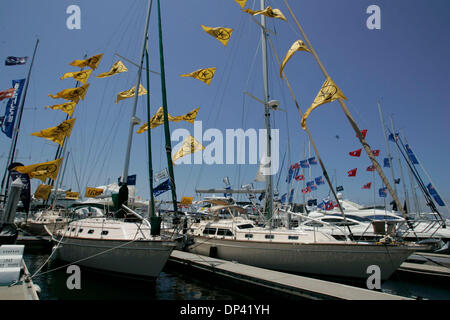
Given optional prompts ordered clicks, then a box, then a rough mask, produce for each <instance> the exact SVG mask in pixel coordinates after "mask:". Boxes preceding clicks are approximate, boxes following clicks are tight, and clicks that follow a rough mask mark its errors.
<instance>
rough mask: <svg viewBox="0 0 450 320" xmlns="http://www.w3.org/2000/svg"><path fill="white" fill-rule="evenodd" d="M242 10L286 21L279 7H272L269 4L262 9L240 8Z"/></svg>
mask: <svg viewBox="0 0 450 320" xmlns="http://www.w3.org/2000/svg"><path fill="white" fill-rule="evenodd" d="M242 11H244V12H247V13H249V14H251V15H254V16H256V15H258V14H262V15H263V16H266V17H269V18H276V19H281V20H284V21H286V22H287V19H286V17H285V16H284V15H283V13H282V12H281V10H280V9H272V7H271V6H268V7H267V8H265V9H264V10H257V11H253V10H251V9H245V10H242Z"/></svg>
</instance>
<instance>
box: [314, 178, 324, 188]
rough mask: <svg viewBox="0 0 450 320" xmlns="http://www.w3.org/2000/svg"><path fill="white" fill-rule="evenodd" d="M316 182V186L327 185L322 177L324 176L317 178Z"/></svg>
mask: <svg viewBox="0 0 450 320" xmlns="http://www.w3.org/2000/svg"><path fill="white" fill-rule="evenodd" d="M314 180H315V181H316V184H317V185H318V186H320V185H321V184H325V181H324V180H323V177H322V176H320V177H317V178H315V179H314Z"/></svg>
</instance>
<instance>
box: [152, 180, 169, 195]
mask: <svg viewBox="0 0 450 320" xmlns="http://www.w3.org/2000/svg"><path fill="white" fill-rule="evenodd" d="M169 190H170V183H169V179H167V180H165V181H164V182H162V183H161V184H159V185H158V186H157V187H156V188H154V189H153V196H154V197H157V196H159V195H160V194H163V193H164V192H166V191H169Z"/></svg>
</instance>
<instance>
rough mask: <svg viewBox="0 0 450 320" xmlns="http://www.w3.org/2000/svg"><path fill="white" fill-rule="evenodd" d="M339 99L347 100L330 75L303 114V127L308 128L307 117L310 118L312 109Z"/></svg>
mask: <svg viewBox="0 0 450 320" xmlns="http://www.w3.org/2000/svg"><path fill="white" fill-rule="evenodd" d="M337 99H344V100H347V98H346V97H345V96H344V94H343V93H342V91H341V90H340V89H339V88H338V86H337V85H336V84H335V83H334V82H333V80H331V78H330V77H328V78H327V79H326V80H325V82H324V84H323V85H322V88H321V89H320V91H319V93H318V94H317V96H316V98H315V99H314V102H313V103H312V105H311V106H310V107H309V108H308V110H306V112H305V114H304V115H303V117H302V121H301V125H302V129H303V130H306V119H307V118H308V116H309V114H310V113H311V111H313V110H314V109H315V108H317V107H318V106H320V105H322V104H324V103H327V102H332V101H334V100H337Z"/></svg>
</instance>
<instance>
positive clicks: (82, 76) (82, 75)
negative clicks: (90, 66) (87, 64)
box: [61, 70, 92, 84]
mask: <svg viewBox="0 0 450 320" xmlns="http://www.w3.org/2000/svg"><path fill="white" fill-rule="evenodd" d="M91 73H92V70H84V71H78V72H67V73H65V74H64V75H63V76H62V77H61V80H63V79H67V78H74V79H75V80H77V81H79V82H81V83H82V84H86V82H87V81H88V80H89V77H90V76H91Z"/></svg>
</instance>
